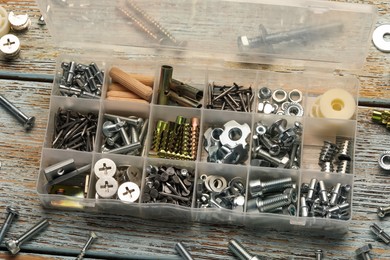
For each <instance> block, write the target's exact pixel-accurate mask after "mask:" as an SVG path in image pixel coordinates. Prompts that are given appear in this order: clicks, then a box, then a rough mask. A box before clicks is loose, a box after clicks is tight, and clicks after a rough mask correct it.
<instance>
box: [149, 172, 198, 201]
mask: <svg viewBox="0 0 390 260" xmlns="http://www.w3.org/2000/svg"><path fill="white" fill-rule="evenodd" d="M146 174H147V175H146V177H145V186H144V189H143V194H142V202H143V203H172V204H177V205H181V206H185V207H191V203H192V194H193V190H194V177H195V175H194V173H193V171H192V170H190V169H187V168H179V167H174V166H155V165H148V166H147V167H146Z"/></svg>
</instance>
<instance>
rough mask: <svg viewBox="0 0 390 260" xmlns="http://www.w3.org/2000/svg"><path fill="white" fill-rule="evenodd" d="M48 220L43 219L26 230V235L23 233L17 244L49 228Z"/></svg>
mask: <svg viewBox="0 0 390 260" xmlns="http://www.w3.org/2000/svg"><path fill="white" fill-rule="evenodd" d="M49 224H50V223H49V220H47V219H43V220H42V221H41V222H39V223H38V224H36V225H35V226H33V227H32V228H31V229H30V230H28V231H27V232H26V233H24V234H23V235H22V236H21V237H20V238H19V239H18V242H19V244H22V243H24V242H25V241H27V240H29V239H30V238H31V237H33V236H34V235H36V234H37V233H38V232H39V231H41V230H42V229H44V228H46V227H48V226H49Z"/></svg>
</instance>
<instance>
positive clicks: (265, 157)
mask: <svg viewBox="0 0 390 260" xmlns="http://www.w3.org/2000/svg"><path fill="white" fill-rule="evenodd" d="M302 130H303V129H302V124H301V122H298V121H296V122H295V123H294V126H292V127H289V128H287V120H286V119H284V118H282V119H279V120H277V121H275V122H274V123H273V124H271V125H270V126H269V127H267V126H266V125H265V124H263V123H262V122H258V123H256V124H255V131H254V134H253V137H252V142H253V145H252V160H251V165H252V166H262V167H278V168H289V169H299V167H300V160H301V159H300V153H301V152H300V147H301V146H300V143H301V135H302Z"/></svg>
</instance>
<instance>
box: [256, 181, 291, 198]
mask: <svg viewBox="0 0 390 260" xmlns="http://www.w3.org/2000/svg"><path fill="white" fill-rule="evenodd" d="M292 186H293V181H292V178H291V177H286V178H280V179H275V180H271V181H261V180H260V179H255V180H250V181H249V192H250V194H251V196H252V197H256V196H263V195H264V194H266V193H268V192H272V191H281V190H284V189H286V188H291V187H292Z"/></svg>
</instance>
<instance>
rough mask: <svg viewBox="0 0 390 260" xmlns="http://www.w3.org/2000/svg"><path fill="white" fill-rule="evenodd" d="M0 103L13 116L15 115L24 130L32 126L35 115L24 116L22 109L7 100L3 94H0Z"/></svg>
mask: <svg viewBox="0 0 390 260" xmlns="http://www.w3.org/2000/svg"><path fill="white" fill-rule="evenodd" d="M0 104H1V105H2V106H3V107H5V108H6V109H7V110H8V111H9V112H10V113H11V114H12V115H13V116H15V117H16V118H17V119H18V120H19V121H20V122H21V123H23V127H24V129H26V130H29V129H31V128H33V126H34V123H35V117H33V116H26V115H25V114H24V113H23V112H22V111H20V110H19V109H18V108H17V107H15V106H14V104H12V103H11V102H10V101H9V100H7V99H6V98H5V97H4V96H3V95H0Z"/></svg>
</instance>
